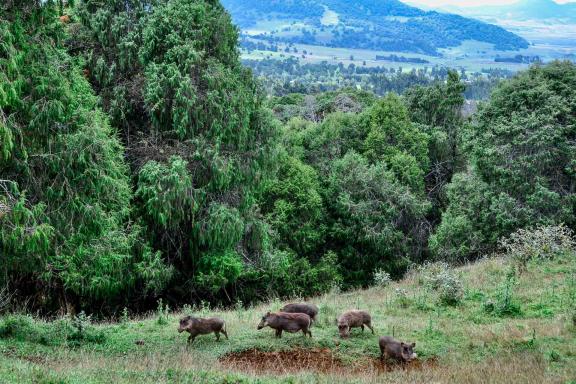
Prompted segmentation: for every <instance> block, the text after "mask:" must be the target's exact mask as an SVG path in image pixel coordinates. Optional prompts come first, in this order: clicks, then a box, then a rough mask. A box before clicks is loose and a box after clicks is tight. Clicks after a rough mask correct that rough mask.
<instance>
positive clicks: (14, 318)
mask: <svg viewBox="0 0 576 384" xmlns="http://www.w3.org/2000/svg"><path fill="white" fill-rule="evenodd" d="M37 334H38V330H37V329H36V327H35V324H34V321H33V319H32V317H30V316H28V315H8V316H6V317H4V318H3V319H2V322H0V338H15V339H18V340H30V339H35V338H36V336H37Z"/></svg>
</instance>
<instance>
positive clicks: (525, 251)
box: [499, 225, 576, 272]
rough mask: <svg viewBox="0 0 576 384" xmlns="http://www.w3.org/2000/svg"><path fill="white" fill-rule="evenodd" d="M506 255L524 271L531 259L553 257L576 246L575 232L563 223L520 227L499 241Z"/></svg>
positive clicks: (571, 250)
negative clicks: (575, 240)
mask: <svg viewBox="0 0 576 384" xmlns="http://www.w3.org/2000/svg"><path fill="white" fill-rule="evenodd" d="M499 246H500V247H501V248H502V249H503V250H504V251H505V255H506V256H507V257H508V258H510V259H511V260H512V261H514V263H515V264H516V266H517V268H518V271H519V272H523V271H525V270H526V266H527V264H528V262H529V261H530V260H533V259H553V258H555V257H558V256H561V255H564V254H567V253H569V252H573V251H574V250H575V248H576V243H575V242H574V238H573V232H572V230H571V229H569V228H566V227H565V226H563V225H555V226H539V227H536V228H526V229H519V230H517V231H516V232H514V233H512V234H511V235H510V236H509V237H507V238H503V239H501V240H500V241H499Z"/></svg>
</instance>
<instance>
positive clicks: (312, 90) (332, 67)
mask: <svg viewBox="0 0 576 384" xmlns="http://www.w3.org/2000/svg"><path fill="white" fill-rule="evenodd" d="M242 63H243V64H244V65H245V66H247V67H249V68H251V69H252V71H253V73H254V76H256V77H257V78H258V80H259V81H260V83H261V84H262V86H263V87H264V90H265V91H266V93H267V94H269V95H273V96H285V95H287V94H290V93H301V94H316V93H321V92H326V91H337V90H339V89H342V88H349V87H350V88H357V89H360V90H369V91H370V92H372V93H375V94H376V95H379V96H383V95H385V94H386V93H388V92H395V93H398V94H403V93H404V92H405V91H406V90H408V89H410V88H412V87H414V86H417V85H421V86H431V85H433V84H435V83H442V82H446V79H447V78H448V74H449V73H450V72H451V71H454V69H450V68H446V67H440V66H436V65H435V66H431V67H430V68H428V67H425V68H422V69H415V68H413V69H406V68H403V67H402V64H398V67H397V68H387V67H380V66H376V67H369V66H364V65H362V66H360V65H355V64H353V63H351V64H349V65H344V64H343V63H338V64H330V63H328V62H325V61H323V62H320V63H301V62H300V60H299V59H297V58H295V57H289V58H286V59H283V60H279V59H272V58H268V59H261V60H249V59H244V60H242ZM459 75H460V79H461V80H462V81H463V82H464V83H465V84H466V88H465V90H464V96H465V98H466V99H468V100H486V99H488V98H489V97H490V93H491V92H492V90H493V89H494V87H496V85H498V83H499V82H500V81H501V80H502V79H508V78H510V77H512V76H513V75H514V72H512V71H509V70H505V69H495V68H485V69H483V70H482V72H476V73H467V72H466V71H464V70H463V69H460V71H459Z"/></svg>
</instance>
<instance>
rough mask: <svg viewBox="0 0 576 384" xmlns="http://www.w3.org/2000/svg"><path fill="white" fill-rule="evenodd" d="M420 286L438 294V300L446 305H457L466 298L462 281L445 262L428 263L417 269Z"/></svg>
mask: <svg viewBox="0 0 576 384" xmlns="http://www.w3.org/2000/svg"><path fill="white" fill-rule="evenodd" d="M415 273H416V275H417V281H418V283H419V284H421V285H423V286H425V287H426V288H427V289H429V290H431V291H436V292H438V299H439V300H440V302H441V303H442V304H445V305H456V304H458V303H459V302H460V301H462V298H463V297H464V288H463V286H462V281H461V280H460V279H459V278H458V276H456V274H455V273H454V271H453V270H452V269H451V268H450V266H449V265H448V264H447V263H445V262H436V263H427V264H424V265H421V266H418V267H416V271H415Z"/></svg>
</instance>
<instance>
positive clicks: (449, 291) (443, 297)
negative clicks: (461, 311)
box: [438, 273, 464, 305]
mask: <svg viewBox="0 0 576 384" xmlns="http://www.w3.org/2000/svg"><path fill="white" fill-rule="evenodd" d="M463 296H464V289H463V288H462V282H461V281H460V280H459V279H458V278H457V277H456V276H455V275H453V274H451V273H448V274H444V275H442V277H441V283H440V286H439V288H438V297H439V299H440V302H441V303H442V304H446V305H456V304H458V303H459V302H460V301H462V297H463Z"/></svg>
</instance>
